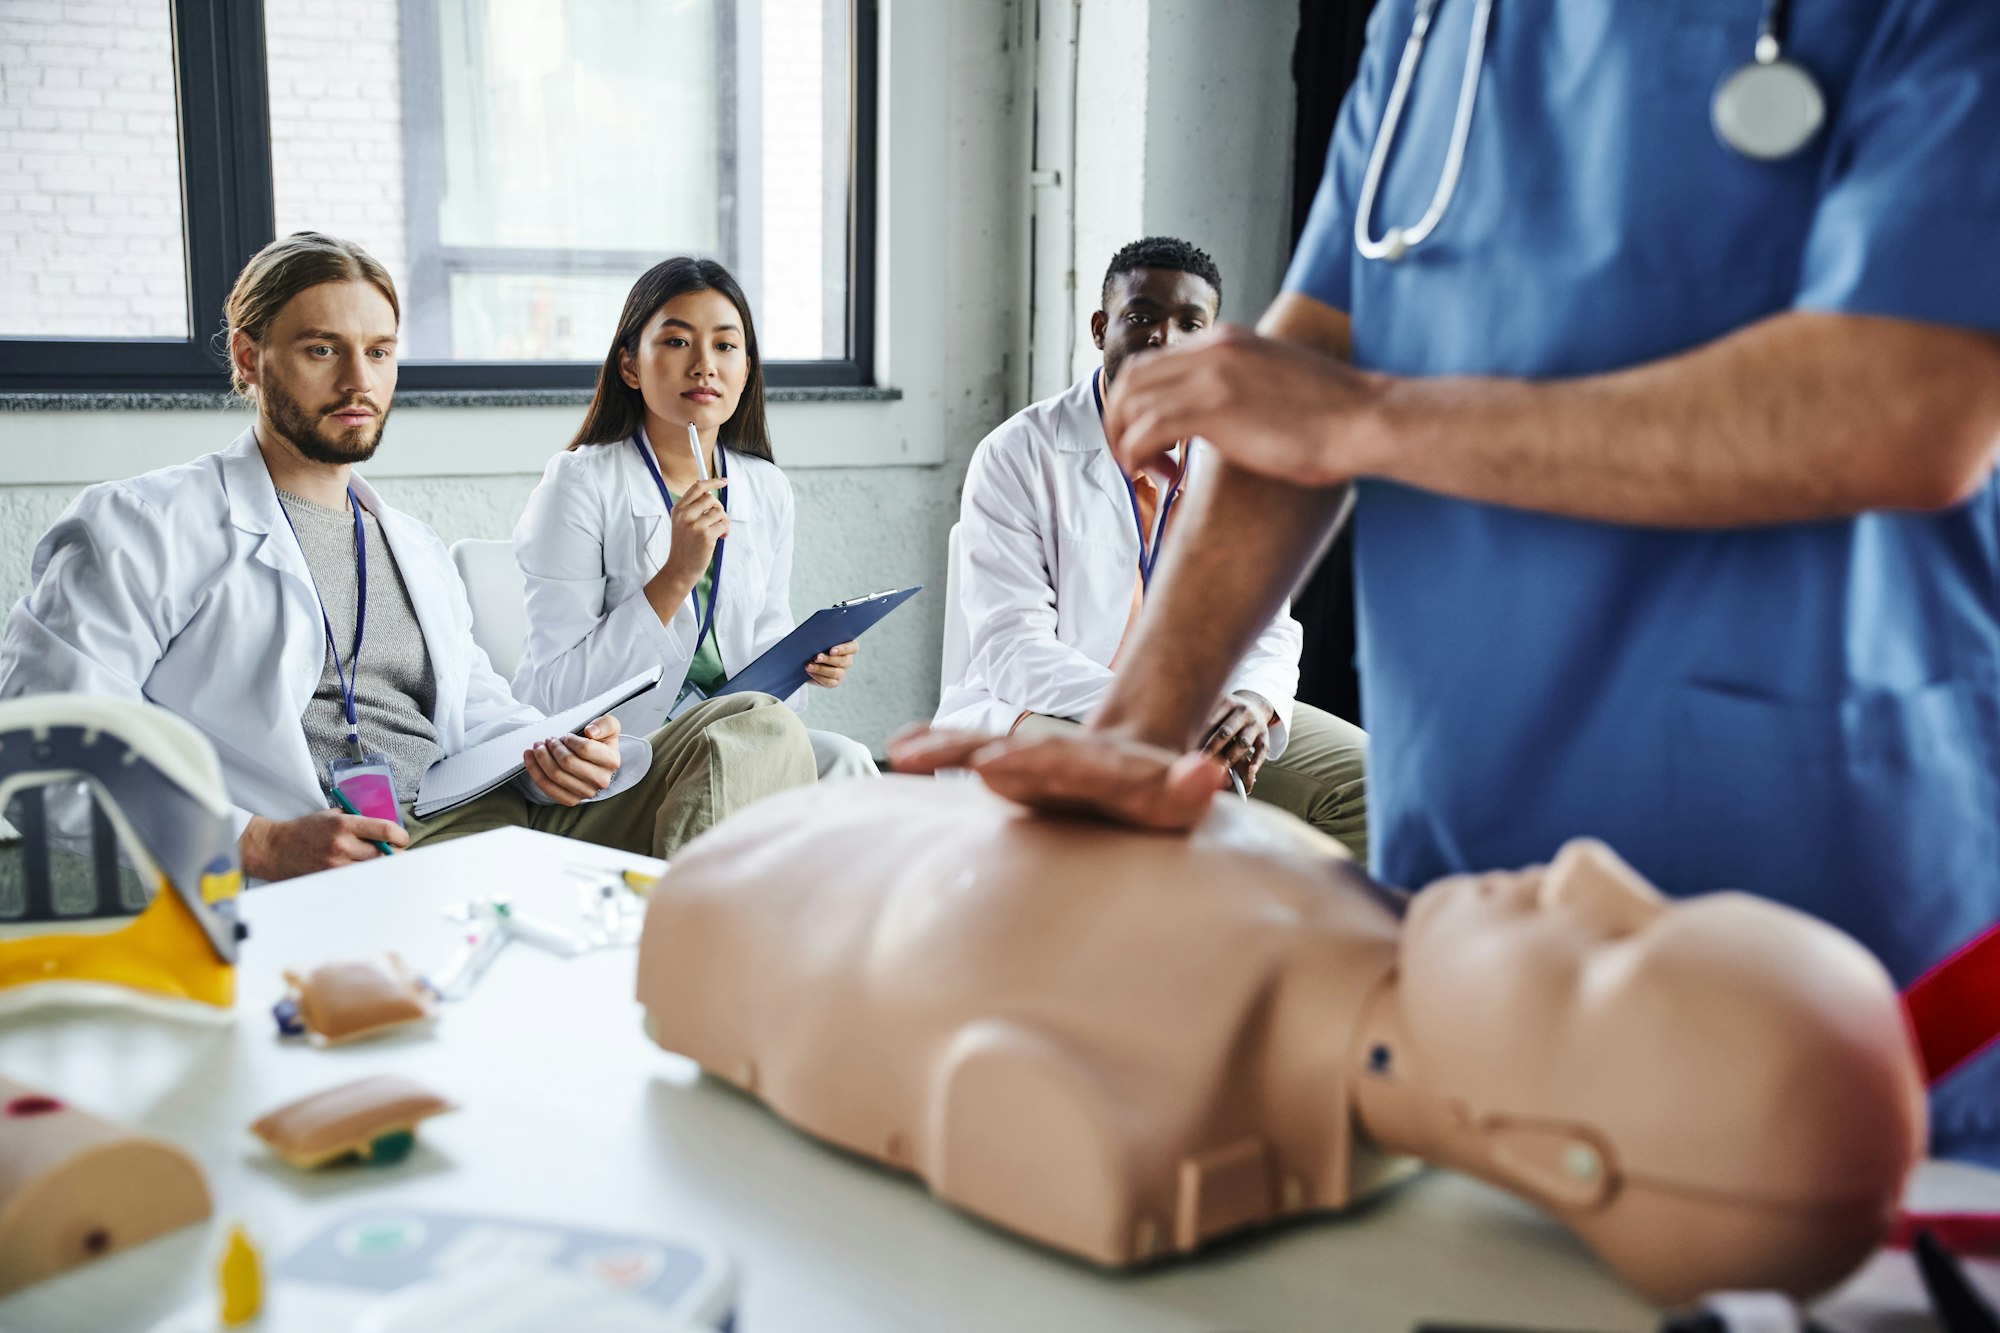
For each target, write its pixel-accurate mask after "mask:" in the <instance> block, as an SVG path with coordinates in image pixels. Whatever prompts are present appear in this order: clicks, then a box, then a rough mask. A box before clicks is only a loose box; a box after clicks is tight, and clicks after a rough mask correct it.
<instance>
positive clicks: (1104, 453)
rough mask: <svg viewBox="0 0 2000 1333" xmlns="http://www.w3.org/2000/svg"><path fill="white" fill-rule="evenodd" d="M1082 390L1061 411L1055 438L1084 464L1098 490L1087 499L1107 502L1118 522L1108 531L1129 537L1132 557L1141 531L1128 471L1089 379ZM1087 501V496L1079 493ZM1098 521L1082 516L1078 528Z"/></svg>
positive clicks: (1059, 446) (1090, 526) (1089, 480)
mask: <svg viewBox="0 0 2000 1333" xmlns="http://www.w3.org/2000/svg"><path fill="white" fill-rule="evenodd" d="M1080 387H1081V389H1082V392H1081V393H1074V392H1073V393H1072V394H1071V398H1070V401H1069V403H1068V404H1066V410H1065V411H1064V412H1063V413H1062V415H1061V417H1060V418H1059V420H1060V421H1061V423H1062V425H1061V430H1062V438H1061V439H1059V440H1057V441H1056V448H1057V449H1058V450H1059V451H1061V452H1062V453H1065V454H1069V455H1072V456H1074V457H1076V458H1077V461H1079V462H1080V463H1081V465H1082V468H1081V470H1082V472H1083V477H1084V480H1085V481H1086V482H1087V483H1088V484H1089V485H1090V486H1091V487H1092V489H1094V490H1096V491H1097V492H1098V495H1097V496H1096V497H1093V498H1091V499H1090V500H1088V501H1087V502H1088V503H1092V504H1095V505H1104V504H1108V505H1110V506H1111V513H1112V514H1113V515H1115V516H1116V519H1117V522H1116V523H1115V524H1113V525H1107V526H1106V529H1105V530H1106V531H1107V533H1108V532H1118V533H1121V534H1125V535H1127V536H1129V537H1130V540H1131V543H1132V547H1133V556H1134V558H1135V559H1136V558H1137V555H1138V541H1139V538H1138V534H1137V533H1136V532H1135V531H1134V530H1133V528H1132V525H1131V522H1130V516H1131V512H1132V496H1131V492H1130V491H1128V490H1127V489H1126V485H1125V474H1124V473H1123V472H1121V471H1120V470H1119V468H1118V460H1117V459H1116V458H1114V457H1113V456H1112V453H1111V444H1110V442H1109V441H1108V440H1106V439H1105V437H1104V422H1103V420H1102V419H1101V418H1100V417H1099V416H1098V415H1097V400H1096V397H1095V396H1094V395H1093V394H1092V393H1091V386H1090V381H1089V380H1088V379H1085V380H1084V381H1083V383H1082V384H1081V386H1080ZM1077 499H1078V500H1079V501H1085V497H1084V496H1078V497H1077ZM1096 526H1097V525H1096V523H1095V522H1094V521H1092V522H1088V523H1086V522H1083V521H1081V520H1080V519H1079V522H1078V527H1079V528H1082V529H1084V530H1086V531H1089V530H1091V529H1094V528H1095V527H1096Z"/></svg>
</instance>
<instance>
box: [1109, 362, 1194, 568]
mask: <svg viewBox="0 0 2000 1333" xmlns="http://www.w3.org/2000/svg"><path fill="white" fill-rule="evenodd" d="M1103 375H1104V368H1103V367H1102V366H1099V367H1098V368H1097V369H1096V370H1093V371H1091V372H1090V396H1091V397H1092V398H1095V399H1096V400H1097V422H1098V424H1099V425H1100V426H1101V425H1103V424H1104V392H1103V390H1102V389H1100V388H1099V387H1098V384H1099V381H1100V380H1101V379H1102V377H1103ZM1105 447H1106V448H1107V449H1108V448H1110V447H1111V442H1110V441H1109V440H1106V441H1105ZM1189 452H1190V450H1189V449H1188V447H1187V446H1185V445H1183V446H1182V449H1181V462H1180V466H1179V467H1177V468H1175V469H1174V482H1173V485H1172V486H1170V487H1168V488H1167V494H1166V498H1165V499H1163V500H1161V501H1160V512H1159V514H1158V515H1157V516H1156V517H1155V518H1154V519H1153V541H1152V544H1151V545H1150V546H1148V545H1147V543H1146V520H1145V519H1144V518H1142V517H1141V516H1140V514H1139V488H1138V487H1137V486H1135V485H1133V484H1132V479H1131V478H1130V477H1126V478H1125V495H1126V497H1127V498H1128V499H1130V500H1131V501H1132V527H1133V528H1134V530H1136V531H1137V532H1138V534H1139V590H1140V592H1142V593H1143V592H1145V591H1146V590H1148V589H1150V588H1151V587H1152V586H1153V566H1155V565H1157V564H1159V563H1160V539H1161V538H1163V537H1165V536H1166V535H1167V515H1168V514H1169V513H1171V512H1173V508H1174V501H1176V500H1178V499H1180V497H1181V482H1182V481H1183V480H1184V479H1185V478H1186V477H1187V465H1188V453H1189Z"/></svg>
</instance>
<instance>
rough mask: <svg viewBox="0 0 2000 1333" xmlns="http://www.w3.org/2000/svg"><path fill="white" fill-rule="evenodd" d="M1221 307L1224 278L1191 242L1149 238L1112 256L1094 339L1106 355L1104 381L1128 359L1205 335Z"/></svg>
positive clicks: (1092, 324) (1093, 322)
mask: <svg viewBox="0 0 2000 1333" xmlns="http://www.w3.org/2000/svg"><path fill="white" fill-rule="evenodd" d="M1221 309H1222V274H1221V272H1220V271H1218V270H1217V268H1216V267H1215V261H1214V260H1213V259H1210V258H1209V257H1208V255H1207V254H1205V253H1204V252H1202V251H1200V250H1197V249H1195V248H1194V247H1193V246H1192V245H1189V244H1188V243H1187V242H1186V241H1180V240H1175V239H1174V238H1173V237H1170V236H1148V237H1146V238H1145V239H1144V240H1138V241H1134V242H1132V243H1131V244H1130V245H1128V246H1126V247H1125V248H1124V249H1122V250H1120V251H1119V252H1118V253H1117V254H1115V255H1113V256H1112V257H1111V264H1110V267H1108V268H1107V269H1105V271H1104V290H1103V293H1102V296H1101V298H1100V304H1099V308H1098V310H1097V311H1096V312H1095V313H1093V314H1092V315H1091V317H1090V338H1091V341H1092V342H1094V343H1096V344H1097V347H1098V350H1099V351H1101V352H1103V353H1104V382H1105V384H1107V385H1108V384H1110V383H1111V381H1113V380H1114V379H1116V378H1117V377H1118V367H1119V366H1120V365H1121V364H1122V363H1123V362H1124V361H1125V359H1126V358H1127V357H1130V356H1134V355H1138V354H1141V353H1145V352H1152V351H1158V350H1159V349H1161V348H1165V347H1172V346H1174V345H1175V344H1176V343H1179V342H1181V341H1182V340H1183V339H1186V338H1191V337H1194V336H1196V335H1198V334H1201V333H1203V332H1205V331H1206V330H1207V329H1208V328H1209V327H1210V326H1211V325H1213V324H1214V323H1215V319H1216V316H1217V314H1219V313H1220V312H1221Z"/></svg>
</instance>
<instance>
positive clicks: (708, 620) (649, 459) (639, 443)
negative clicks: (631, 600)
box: [632, 435, 729, 658]
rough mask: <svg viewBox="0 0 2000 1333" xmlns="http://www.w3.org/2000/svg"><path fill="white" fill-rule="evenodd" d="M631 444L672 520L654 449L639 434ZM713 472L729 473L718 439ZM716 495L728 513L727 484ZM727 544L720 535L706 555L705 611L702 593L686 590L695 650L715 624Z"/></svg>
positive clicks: (718, 645)
mask: <svg viewBox="0 0 2000 1333" xmlns="http://www.w3.org/2000/svg"><path fill="white" fill-rule="evenodd" d="M632 447H633V448H634V449H637V450H638V451H639V457H641V458H643V459H645V460H646V471H648V472H650V473H652V474H653V484H654V485H655V486H658V487H659V488H660V499H662V500H664V501H666V505H667V518H668V519H669V520H672V518H673V516H674V497H673V496H672V495H671V494H669V493H668V491H667V479H666V478H665V477H663V476H661V475H660V465H659V462H658V461H657V460H656V459H654V457H653V451H652V450H651V449H648V448H647V447H646V441H645V440H644V439H643V438H641V437H640V436H638V435H634V436H633V437H632ZM715 472H716V475H717V476H719V477H721V478H723V479H724V480H727V479H728V477H729V456H728V455H727V454H725V453H724V452H723V451H722V444H721V442H720V441H717V443H716V446H715ZM717 495H718V496H719V497H720V498H721V500H722V512H723V513H725V514H727V513H728V512H729V488H728V487H727V486H725V487H723V488H722V489H721V490H720V491H719V492H717ZM672 540H673V538H672V536H671V535H669V537H668V541H669V542H671V541H672ZM728 544H729V539H728V538H727V537H723V538H719V539H718V540H717V541H716V543H715V554H714V555H712V556H710V557H709V559H708V611H707V613H706V614H703V612H702V609H701V594H700V593H699V592H696V591H693V590H690V591H689V592H688V600H689V601H690V602H693V603H694V618H695V620H696V621H697V622H699V624H700V625H701V632H700V633H699V634H697V635H695V636H694V650H695V651H696V652H700V651H701V641H702V640H703V639H706V638H707V637H708V636H709V633H710V632H711V631H712V630H713V629H714V628H715V603H716V601H717V599H719V598H720V597H721V595H722V548H723V547H724V546H726V545H728ZM715 655H716V656H717V657H718V658H719V657H721V656H722V644H721V642H720V641H719V640H718V641H717V643H716V645H715Z"/></svg>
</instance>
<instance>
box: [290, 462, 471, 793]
mask: <svg viewBox="0 0 2000 1333" xmlns="http://www.w3.org/2000/svg"><path fill="white" fill-rule="evenodd" d="M278 503H280V504H281V505H283V506H284V507H285V512H286V513H287V514H288V515H289V516H290V517H291V520H292V526H293V527H294V528H295V529H296V530H297V531H298V534H299V547H300V549H301V550H303V551H304V552H305V557H306V565H307V567H308V568H310V569H311V570H312V576H313V582H314V584H316V585H317V586H318V588H319V595H320V600H321V602H322V603H323V604H324V605H325V607H326V614H327V618H328V619H329V620H331V621H332V622H333V637H334V641H335V643H336V644H337V645H338V646H339V649H340V664H341V666H342V667H343V668H346V667H347V666H348V661H347V658H348V654H349V653H351V652H352V651H353V649H354V614H355V602H356V597H355V590H356V586H357V585H356V582H355V568H354V519H353V518H352V516H351V515H350V514H349V513H348V511H347V510H345V509H328V508H326V507H325V506H324V505H316V504H314V503H312V502H311V501H310V500H305V499H301V498H300V497H298V496H296V495H292V494H290V493H289V492H286V491H279V492H278ZM361 525H362V529H363V531H364V532H365V533H366V535H367V539H368V624H367V628H366V630H365V632H364V634H363V637H362V642H361V671H360V677H359V680H358V682H357V684H356V687H355V691H354V711H355V715H356V716H357V717H358V718H359V719H360V722H361V746H362V748H363V749H364V750H367V751H369V752H370V753H371V754H373V753H379V754H383V755H386V756H387V757H388V760H389V768H390V771H391V772H393V773H394V774H395V776H396V798H397V799H398V800H399V801H401V802H403V803H404V804H405V805H407V804H409V803H410V802H411V801H414V800H415V799H416V798H417V783H418V781H419V780H420V779H421V778H422V777H423V775H424V770H425V769H427V768H429V767H430V766H431V764H432V763H434V762H435V761H436V760H437V759H438V757H439V755H440V754H441V753H442V751H441V749H440V747H439V745H438V738H437V728H435V727H433V726H432V725H431V717H432V715H433V714H434V713H436V712H437V677H436V676H435V675H434V674H433V673H432V671H431V658H430V651H429V650H428V649H427V648H426V647H425V646H424V635H423V630H422V629H421V628H420V627H419V626H418V624H417V613H416V610H415V608H414V607H412V606H411V605H410V594H409V590H408V589H407V588H405V587H404V586H403V576H402V574H401V573H400V572H399V571H398V570H397V568H396V561H395V558H394V557H393V556H391V555H390V554H389V544H388V542H386V541H384V540H383V538H382V527H381V525H380V524H379V523H377V522H376V521H375V516H374V515H373V514H370V513H369V512H368V511H366V510H365V509H364V510H363V511H362V513H361ZM319 633H320V636H321V638H324V637H325V634H324V632H323V631H319ZM353 674H354V673H353V672H352V671H351V670H350V671H349V677H350V679H352V678H353ZM299 721H300V722H301V723H302V724H304V726H305V730H306V745H307V747H308V748H309V749H311V751H312V757H313V765H314V767H315V768H317V769H318V772H319V782H320V786H321V787H322V788H324V789H326V790H327V792H328V797H329V799H331V796H332V790H331V787H330V786H329V784H328V781H327V772H326V765H327V761H328V760H331V759H336V758H340V757H342V756H344V755H345V754H346V753H347V712H346V708H345V706H344V704H343V703H342V700H341V692H340V678H339V676H338V675H336V674H335V672H334V666H333V656H332V654H331V652H329V653H328V654H327V657H326V661H325V665H324V666H323V667H322V669H321V671H320V677H319V686H318V688H316V689H315V690H314V691H313V697H312V700H311V701H310V702H309V703H307V704H306V711H305V714H304V715H303V716H302V717H301V718H300V719H299Z"/></svg>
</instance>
